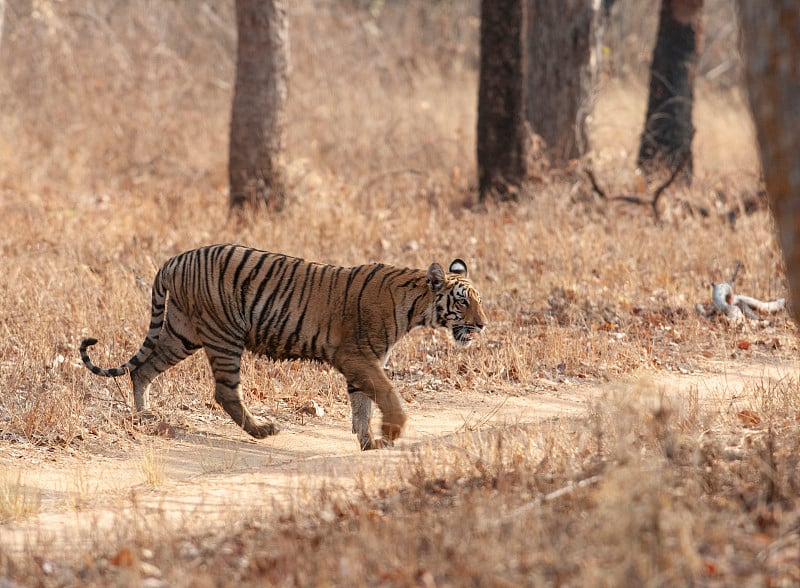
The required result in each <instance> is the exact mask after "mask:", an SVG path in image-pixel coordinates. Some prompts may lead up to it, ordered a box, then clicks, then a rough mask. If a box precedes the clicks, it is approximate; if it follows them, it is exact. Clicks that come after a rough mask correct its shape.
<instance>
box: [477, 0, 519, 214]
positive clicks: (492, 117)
mask: <svg viewBox="0 0 800 588" xmlns="http://www.w3.org/2000/svg"><path fill="white" fill-rule="evenodd" d="M526 1H527V0H483V1H482V2H481V65H480V82H479V88H478V138H477V141H478V146H477V147H478V190H479V199H480V201H481V202H483V201H485V200H486V199H489V198H497V199H500V200H517V199H518V198H519V193H520V187H521V186H522V183H523V181H524V180H525V176H526V173H527V151H528V149H527V145H528V132H527V129H526V126H525V85H526V83H525V78H526V72H525V22H526V20H525V2H526Z"/></svg>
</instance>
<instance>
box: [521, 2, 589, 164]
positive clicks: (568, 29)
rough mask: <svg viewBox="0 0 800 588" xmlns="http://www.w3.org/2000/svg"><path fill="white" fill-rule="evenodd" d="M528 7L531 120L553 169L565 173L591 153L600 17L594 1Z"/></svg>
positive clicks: (542, 4)
mask: <svg viewBox="0 0 800 588" xmlns="http://www.w3.org/2000/svg"><path fill="white" fill-rule="evenodd" d="M527 2H528V31H527V46H528V50H527V53H528V86H527V105H526V117H527V120H528V122H529V123H530V126H531V130H532V131H533V132H534V133H536V134H537V135H539V136H540V137H541V138H542V139H543V140H544V142H545V144H546V145H547V155H548V158H549V160H550V163H551V164H552V165H554V166H558V167H562V166H563V165H564V164H566V163H567V162H568V161H569V160H570V159H576V158H578V157H581V156H582V155H583V154H584V153H585V152H586V150H587V148H588V139H587V135H586V117H587V116H588V115H589V114H590V111H591V105H592V91H593V87H594V76H593V72H592V71H591V68H590V61H591V54H592V43H593V39H594V33H595V12H596V11H595V10H594V7H593V1H592V0H527Z"/></svg>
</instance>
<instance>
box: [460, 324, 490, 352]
mask: <svg viewBox="0 0 800 588" xmlns="http://www.w3.org/2000/svg"><path fill="white" fill-rule="evenodd" d="M481 331H483V326H478V325H455V326H454V327H453V339H454V340H455V342H456V343H458V344H459V345H461V346H462V347H469V346H470V345H472V343H473V341H474V340H475V339H477V338H478V335H480V334H481Z"/></svg>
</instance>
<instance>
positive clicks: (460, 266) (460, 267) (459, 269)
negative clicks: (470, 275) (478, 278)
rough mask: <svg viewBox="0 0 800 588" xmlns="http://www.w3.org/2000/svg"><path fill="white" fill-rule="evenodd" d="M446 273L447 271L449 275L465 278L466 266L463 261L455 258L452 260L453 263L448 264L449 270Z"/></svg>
mask: <svg viewBox="0 0 800 588" xmlns="http://www.w3.org/2000/svg"><path fill="white" fill-rule="evenodd" d="M447 271H449V272H450V273H451V274H460V275H462V276H464V277H465V278H466V277H467V264H466V263H464V260H463V259H458V258H456V259H454V260H453V263H451V264H450V269H449V270H447Z"/></svg>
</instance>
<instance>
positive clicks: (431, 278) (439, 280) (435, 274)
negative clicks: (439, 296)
mask: <svg viewBox="0 0 800 588" xmlns="http://www.w3.org/2000/svg"><path fill="white" fill-rule="evenodd" d="M428 286H430V287H431V290H433V291H434V292H438V291H439V290H441V289H442V287H444V270H443V269H442V266H440V265H439V264H438V263H432V264H431V265H430V267H429V268H428Z"/></svg>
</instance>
